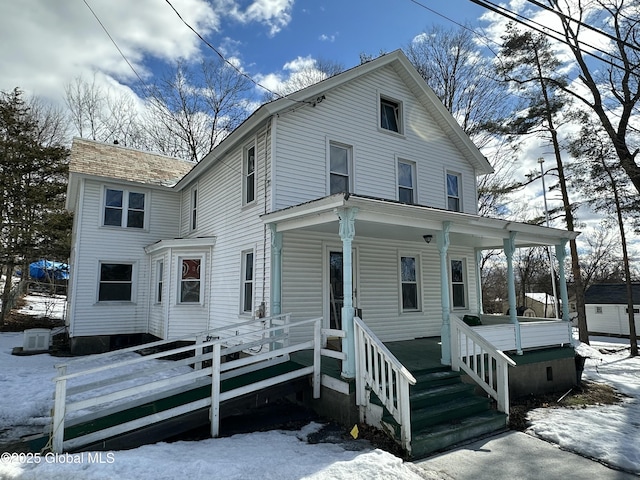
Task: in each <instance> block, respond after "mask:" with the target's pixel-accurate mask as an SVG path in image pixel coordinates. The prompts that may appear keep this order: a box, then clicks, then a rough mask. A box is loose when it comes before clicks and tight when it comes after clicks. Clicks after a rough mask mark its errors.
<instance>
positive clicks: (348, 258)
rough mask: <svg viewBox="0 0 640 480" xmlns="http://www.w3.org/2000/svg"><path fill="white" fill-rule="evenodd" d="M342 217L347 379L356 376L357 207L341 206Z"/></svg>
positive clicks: (343, 342)
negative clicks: (354, 249)
mask: <svg viewBox="0 0 640 480" xmlns="http://www.w3.org/2000/svg"><path fill="white" fill-rule="evenodd" d="M336 213H337V215H338V218H339V219H340V230H339V233H340V239H341V240H342V284H343V290H342V292H343V295H344V303H343V305H342V329H343V330H344V332H345V337H344V340H343V341H342V351H343V353H345V354H346V356H347V359H346V360H345V361H344V362H342V377H343V378H345V379H350V378H355V376H356V343H355V333H354V328H353V317H354V314H355V310H354V308H353V258H352V255H351V243H352V241H353V237H354V236H355V233H356V229H355V219H356V214H357V213H358V209H357V208H339V209H337V210H336Z"/></svg>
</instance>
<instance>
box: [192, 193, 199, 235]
mask: <svg viewBox="0 0 640 480" xmlns="http://www.w3.org/2000/svg"><path fill="white" fill-rule="evenodd" d="M196 228H198V187H193V188H192V189H191V230H195V229H196Z"/></svg>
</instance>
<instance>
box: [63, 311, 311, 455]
mask: <svg viewBox="0 0 640 480" xmlns="http://www.w3.org/2000/svg"><path fill="white" fill-rule="evenodd" d="M283 317H284V316H283ZM287 318H288V317H287ZM279 320H281V319H278V321H274V322H271V319H256V320H254V321H253V322H255V323H256V328H249V327H250V325H248V324H249V323H250V322H247V323H246V324H242V326H243V327H246V328H247V331H246V332H245V333H241V332H240V331H237V332H236V330H234V327H231V330H232V331H233V333H234V334H233V335H225V334H222V333H221V332H220V329H218V330H217V331H216V335H219V336H218V337H217V338H214V336H215V335H213V334H212V332H206V335H201V336H199V337H200V338H199V343H192V344H190V345H186V346H180V347H178V348H171V349H167V348H168V345H170V344H172V343H174V342H176V341H177V340H169V341H158V342H154V343H152V344H145V345H141V346H137V347H131V348H127V349H123V350H118V351H114V352H109V353H106V354H101V355H94V356H91V357H86V358H83V359H77V360H74V361H71V362H69V363H65V364H61V365H57V366H56V368H57V369H58V376H57V377H56V378H55V379H54V381H55V383H56V390H55V403H54V411H53V427H52V433H51V436H52V449H53V451H54V452H56V453H60V452H62V451H64V450H69V449H76V448H79V447H81V446H83V445H89V444H92V443H94V442H98V441H102V440H104V439H107V438H110V437H113V436H117V435H120V434H123V433H126V432H130V431H132V430H136V429H138V428H141V427H144V426H147V425H151V424H153V423H157V422H159V421H162V420H166V419H169V418H172V417H175V416H178V415H182V414H185V413H188V412H193V411H196V410H198V409H201V408H207V407H208V408H210V419H211V435H212V436H214V437H215V436H217V435H218V431H219V420H220V402H223V401H225V400H228V399H231V398H236V397H239V396H241V395H246V394H248V393H251V392H255V391H257V390H260V389H263V388H266V387H269V386H271V385H275V384H278V383H283V382H286V381H289V380H292V379H294V378H298V377H302V376H306V375H311V377H312V380H313V395H314V398H319V396H320V357H321V345H322V338H321V337H322V335H321V324H322V318H314V319H309V320H303V321H296V322H290V323H289V322H288V323H287V328H285V327H284V325H283V324H282V323H281V322H280V321H279ZM267 325H271V326H269V327H267ZM240 326H241V325H240V324H238V325H236V326H235V327H240ZM288 327H292V328H293V327H296V328H299V327H301V328H311V329H312V334H311V335H310V337H311V340H309V341H305V342H300V343H297V344H294V345H289V344H288V342H287V340H288V338H287V337H288ZM283 332H286V333H283ZM207 336H209V338H208V339H207ZM274 337H277V338H278V340H277V341H282V345H281V346H280V347H279V348H270V346H271V345H273V343H274ZM182 340H185V341H190V342H193V337H189V338H185V339H182ZM284 345H286V346H284ZM152 347H156V348H158V349H160V350H161V351H155V350H150V349H151V348H152ZM144 349H147V350H149V351H154V352H155V353H151V354H149V355H145V356H131V355H126V354H127V353H131V352H136V351H139V350H144ZM307 349H312V350H313V359H314V360H313V365H311V366H309V367H303V368H300V369H296V370H294V371H290V372H288V373H284V374H279V375H276V376H274V377H272V378H268V379H266V380H261V381H258V382H256V383H253V384H249V385H244V386H239V387H235V388H233V389H231V390H228V391H225V392H221V388H220V383H221V381H222V380H225V379H227V378H233V377H237V376H239V375H242V374H245V373H249V372H252V371H256V370H259V369H261V368H265V367H266V366H270V365H276V364H278V363H282V362H286V361H287V360H289V355H290V354H291V353H294V352H297V351H301V350H307ZM240 351H245V352H247V351H248V352H249V353H253V355H248V356H244V357H242V358H235V359H234V357H230V355H231V354H233V353H238V352H240ZM123 354H124V357H123ZM118 357H120V358H118ZM96 359H97V360H98V361H99V362H98V363H99V364H100V366H97V367H95V366H94V367H89V368H87V365H86V362H87V361H88V360H96ZM223 359H224V360H226V361H224V360H223ZM162 360H164V361H162ZM167 360H171V361H167ZM79 365H83V366H84V369H82V367H79ZM69 383H72V385H69ZM199 387H208V388H210V390H211V391H210V394H209V395H206V396H205V397H204V398H200V399H196V400H193V401H190V402H189V403H185V404H182V405H179V406H177V407H174V408H170V409H169V410H164V411H162V412H155V413H154V412H151V411H150V412H148V413H147V414H146V416H142V417H140V418H137V419H135V420H129V421H125V422H124V423H121V424H117V425H114V426H111V427H106V428H104V429H102V430H98V431H95V432H92V433H88V434H84V435H83V436H80V437H76V438H70V439H65V438H64V432H65V427H69V426H73V425H79V424H82V423H86V422H90V421H93V420H95V419H96V418H100V417H103V416H105V415H109V414H114V413H118V412H122V411H125V410H126V409H130V408H135V407H137V406H138V405H141V404H144V403H145V402H149V401H154V400H157V399H160V398H164V397H166V396H167V395H175V394H178V393H181V392H183V391H186V390H191V389H194V388H199Z"/></svg>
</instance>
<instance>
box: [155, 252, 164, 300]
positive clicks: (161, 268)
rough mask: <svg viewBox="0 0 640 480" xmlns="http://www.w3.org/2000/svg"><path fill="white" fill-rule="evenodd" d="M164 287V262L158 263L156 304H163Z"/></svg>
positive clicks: (159, 261)
mask: <svg viewBox="0 0 640 480" xmlns="http://www.w3.org/2000/svg"><path fill="white" fill-rule="evenodd" d="M163 286H164V261H162V260H158V262H157V263H156V303H162V289H163Z"/></svg>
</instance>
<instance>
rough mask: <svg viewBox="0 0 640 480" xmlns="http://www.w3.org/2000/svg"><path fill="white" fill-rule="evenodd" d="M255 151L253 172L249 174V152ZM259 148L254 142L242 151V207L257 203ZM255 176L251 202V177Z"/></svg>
mask: <svg viewBox="0 0 640 480" xmlns="http://www.w3.org/2000/svg"><path fill="white" fill-rule="evenodd" d="M251 150H253V171H252V172H249V171H248V170H249V151H251ZM257 150H258V149H257V148H256V142H255V141H252V142H251V143H248V144H247V145H245V146H244V148H243V149H242V205H253V204H255V203H256V199H257V188H258V181H257V177H258V171H257V170H258V165H257V161H256V158H257ZM250 175H252V176H253V181H252V183H253V198H252V199H251V200H249V198H248V194H249V188H248V187H249V176H250Z"/></svg>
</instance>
